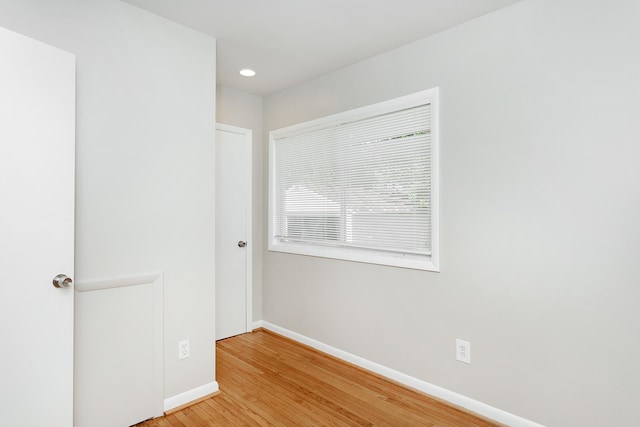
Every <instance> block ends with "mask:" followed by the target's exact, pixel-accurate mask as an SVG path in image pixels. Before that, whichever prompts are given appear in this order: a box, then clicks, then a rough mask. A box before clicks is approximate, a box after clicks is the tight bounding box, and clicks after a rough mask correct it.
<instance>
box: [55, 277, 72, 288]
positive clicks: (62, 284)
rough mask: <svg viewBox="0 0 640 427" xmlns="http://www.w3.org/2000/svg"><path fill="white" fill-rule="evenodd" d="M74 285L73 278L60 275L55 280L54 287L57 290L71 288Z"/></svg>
mask: <svg viewBox="0 0 640 427" xmlns="http://www.w3.org/2000/svg"><path fill="white" fill-rule="evenodd" d="M72 284H73V280H71V277H68V276H67V275H66V274H58V275H57V276H56V277H54V278H53V286H55V287H56V288H62V289H64V288H70V287H71V285H72Z"/></svg>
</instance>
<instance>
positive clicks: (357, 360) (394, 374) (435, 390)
mask: <svg viewBox="0 0 640 427" xmlns="http://www.w3.org/2000/svg"><path fill="white" fill-rule="evenodd" d="M258 328H264V329H267V330H269V331H272V332H275V333H277V334H280V335H283V336H285V337H287V338H290V339H292V340H294V341H297V342H299V343H301V344H304V345H307V346H309V347H312V348H314V349H316V350H319V351H321V352H323V353H326V354H329V355H331V356H333V357H336V358H338V359H341V360H344V361H346V362H349V363H352V364H354V365H356V366H359V367H360V368H363V369H366V370H368V371H371V372H374V373H376V374H378V375H381V376H383V377H386V378H388V379H390V380H393V381H396V382H398V383H400V384H403V385H405V386H407V387H411V388H413V389H416V390H419V391H421V392H423V393H426V394H428V395H430V396H433V397H435V398H438V399H441V400H443V401H446V402H448V403H450V404H452V405H455V406H459V407H461V408H464V409H466V410H467V411H470V412H473V413H476V414H478V415H481V416H483V417H486V418H489V419H491V420H494V421H496V422H499V423H502V424H506V425H508V426H512V427H544V426H542V425H541V424H538V423H535V422H533V421H530V420H527V419H525V418H522V417H519V416H517V415H514V414H511V413H509V412H506V411H503V410H502V409H498V408H495V407H493V406H490V405H487V404H486V403H482V402H479V401H477V400H475V399H472V398H470V397H467V396H464V395H461V394H459V393H456V392H453V391H451V390H448V389H446V388H443V387H440V386H437V385H435V384H431V383H428V382H426V381H422V380H419V379H417V378H414V377H412V376H410V375H407V374H403V373H402V372H399V371H396V370H394V369H391V368H388V367H386V366H383V365H380V364H378V363H375V362H372V361H370V360H367V359H365V358H363V357H360V356H356V355H354V354H351V353H348V352H346V351H343V350H340V349H338V348H335V347H332V346H330V345H328V344H325V343H322V342H320V341H317V340H314V339H313V338H309V337H306V336H304V335H302V334H299V333H297V332H293V331H290V330H288V329H285V328H282V327H280V326H277V325H274V324H272V323H269V322H266V321H264V320H259V321H257V322H253V324H252V329H258Z"/></svg>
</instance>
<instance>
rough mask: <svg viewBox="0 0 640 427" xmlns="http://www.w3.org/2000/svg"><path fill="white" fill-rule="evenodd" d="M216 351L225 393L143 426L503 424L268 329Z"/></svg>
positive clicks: (224, 343) (230, 341) (230, 340)
mask: <svg viewBox="0 0 640 427" xmlns="http://www.w3.org/2000/svg"><path fill="white" fill-rule="evenodd" d="M216 350H217V351H216V358H217V364H218V366H217V373H216V377H217V381H218V384H219V386H220V390H221V393H220V394H218V395H217V396H214V397H211V398H209V399H207V400H204V401H202V402H200V403H198V404H195V405H192V406H190V407H188V408H185V409H183V410H181V411H178V412H175V413H173V414H170V415H167V416H165V417H162V418H156V419H155V420H150V421H147V422H145V423H143V424H141V426H144V427H191V426H456V427H457V426H497V425H498V424H495V423H493V422H489V421H486V420H484V419H480V418H477V417H475V416H473V415H471V414H468V413H466V412H463V411H461V410H458V409H456V408H453V407H451V406H448V405H446V404H444V403H442V402H439V401H437V400H434V399H432V398H430V397H428V396H425V395H423V394H421V393H418V392H415V391H413V390H410V389H407V388H405V387H402V386H399V385H397V384H395V383H393V382H390V381H388V380H385V379H383V378H381V377H378V376H377V375H375V374H372V373H370V372H367V371H364V370H361V369H360V368H357V367H354V366H353V365H350V364H347V363H345V362H342V361H340V360H337V359H335V358H333V357H331V356H327V355H325V354H323V353H320V352H318V351H316V350H314V349H311V348H309V347H306V346H303V345H300V344H298V343H296V342H294V341H291V340H289V339H287V338H284V337H282V336H279V335H276V334H273V333H271V332H268V331H265V330H259V331H256V332H253V333H249V334H244V335H239V336H236V337H233V338H228V339H226V340H222V341H218V343H217V347H216Z"/></svg>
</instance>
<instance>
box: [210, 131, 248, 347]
mask: <svg viewBox="0 0 640 427" xmlns="http://www.w3.org/2000/svg"><path fill="white" fill-rule="evenodd" d="M215 144H216V154H215V155H216V339H223V338H228V337H231V336H233V335H238V334H242V333H245V332H247V331H248V330H249V327H250V325H249V322H250V321H251V274H250V271H251V245H252V242H251V241H249V240H248V239H249V237H250V236H251V131H250V130H247V129H241V128H236V127H232V126H226V125H220V124H219V125H217V126H216V142H215Z"/></svg>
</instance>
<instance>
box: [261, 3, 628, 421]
mask: <svg viewBox="0 0 640 427" xmlns="http://www.w3.org/2000/svg"><path fill="white" fill-rule="evenodd" d="M639 19H640V2H637V1H635V0H616V1H612V2H604V1H597V0H590V1H584V0H564V1H557V0H525V1H523V2H521V3H517V4H515V5H514V6H511V7H508V8H506V9H502V10H499V11H497V12H495V13H492V14H489V15H486V16H484V17H481V18H479V19H475V20H473V21H470V22H467V23H465V24H463V25H460V26H458V27H455V28H452V29H450V30H448V31H446V32H443V33H440V34H438V35H435V36H433V37H430V38H427V39H424V40H420V41H417V42H415V43H412V44H409V45H406V46H403V47H401V48H399V49H396V50H393V51H390V52H388V53H385V54H383V55H380V56H377V57H374V58H371V59H369V60H367V61H364V62H361V63H358V64H355V65H353V66H350V67H347V68H345V69H342V70H339V71H336V72H334V73H331V74H329V75H326V76H324V77H322V78H319V79H317V80H313V81H309V82H306V83H304V84H301V85H299V86H297V87H293V88H290V89H287V90H284V91H282V92H279V93H276V94H273V95H271V96H268V97H266V98H265V102H264V112H265V119H264V120H265V130H266V131H268V130H272V129H277V128H281V127H283V126H287V125H291V124H294V123H298V122H301V121H305V120H310V119H315V118H319V117H322V116H326V115H328V114H333V113H337V112H340V111H344V110H348V109H351V108H355V107H360V106H363V105H367V104H371V103H374V102H378V101H382V100H386V99H390V98H394V97H398V96H401V95H406V94H409V93H412V92H416V91H420V90H423V89H428V88H432V87H435V86H439V87H440V88H441V92H440V94H441V135H442V140H441V150H442V152H441V171H442V172H441V179H442V181H441V182H442V187H441V190H442V191H441V195H442V199H441V202H442V206H441V218H442V225H441V242H442V243H441V260H442V261H441V268H442V272H441V273H431V272H422V271H414V270H406V269H400V268H392V267H383V266H374V265H368V264H360V263H353V262H344V261H336V260H328V259H322V258H312V257H306V256H296V255H287V254H282V253H272V252H268V251H266V248H265V252H264V282H263V312H264V313H263V314H264V316H263V317H264V319H265V320H266V321H269V322H271V323H273V324H276V325H279V326H282V327H285V328H287V329H290V330H293V331H295V332H298V333H301V334H303V335H305V336H307V337H311V338H313V339H316V340H319V341H321V342H324V343H326V344H329V345H332V346H334V347H338V348H341V349H343V350H345V351H348V352H350V353H353V354H356V355H358V356H361V357H364V358H367V359H369V360H372V361H374V362H377V363H380V364H382V365H385V366H388V367H391V368H393V369H396V370H399V371H401V372H404V373H406V374H409V375H411V376H414V377H416V378H419V379H422V380H424V381H427V382H430V383H433V384H436V385H439V386H442V387H445V388H447V389H449V390H452V391H455V392H458V393H461V394H463V395H466V396H469V397H471V398H473V399H477V400H479V401H482V402H484V403H487V404H489V405H492V406H494V407H497V408H501V409H503V410H506V411H508V412H511V413H514V414H516V415H519V416H521V417H524V418H527V419H530V420H533V421H536V422H539V423H542V424H546V425H549V426H582V427H584V426H603V425H608V426H614V425H615V426H623V425H624V426H629V425H635V424H637V415H636V414H635V410H634V409H633V408H635V407H636V406H637V401H638V398H639V397H640V392H639V391H638V390H639V389H638V387H637V385H638V384H640V370H639V369H638V368H637V360H638V358H639V357H640V341H639V340H638V325H639V324H640V310H638V301H639V300H640V286H638V278H639V277H640V272H639V270H638V261H637V256H638V254H639V253H640V226H638V218H640V185H639V183H640V168H639V167H638V159H639V158H640V144H639V143H638V134H639V132H638V131H639V130H640V121H639V120H638V118H639V117H640V104H639V103H638V99H639V98H640V78H638V76H640V49H638V40H640V26H639V25H638V21H639ZM265 141H266V139H265ZM263 168H264V171H265V172H264V174H263V191H264V192H265V194H266V182H267V172H266V161H265V163H264V165H263ZM264 212H265V214H264V215H265V216H266V212H267V211H266V200H265V205H264ZM265 230H266V228H265ZM456 338H461V339H465V340H468V341H470V342H471V344H472V364H471V365H466V364H463V363H460V362H456V361H455V359H454V340H455V339H456Z"/></svg>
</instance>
